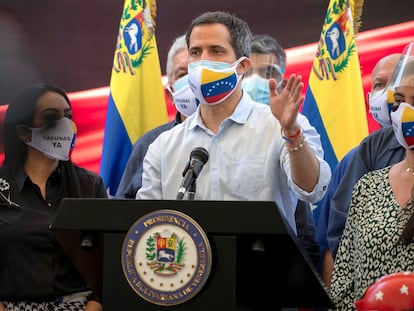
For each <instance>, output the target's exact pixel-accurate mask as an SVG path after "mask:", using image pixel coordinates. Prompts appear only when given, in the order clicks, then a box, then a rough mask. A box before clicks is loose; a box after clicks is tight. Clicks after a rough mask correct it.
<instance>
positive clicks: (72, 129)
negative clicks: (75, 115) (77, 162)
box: [26, 118, 77, 161]
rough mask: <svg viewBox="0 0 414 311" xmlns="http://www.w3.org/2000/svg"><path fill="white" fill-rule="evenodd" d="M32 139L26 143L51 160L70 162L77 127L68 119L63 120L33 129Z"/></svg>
mask: <svg viewBox="0 0 414 311" xmlns="http://www.w3.org/2000/svg"><path fill="white" fill-rule="evenodd" d="M31 131H32V139H31V141H30V142H26V144H27V145H28V146H31V147H33V148H35V149H37V150H39V151H41V152H43V154H45V155H46V156H47V157H49V158H51V159H57V160H62V161H67V160H69V156H70V152H71V150H72V149H73V147H74V145H75V138H76V132H77V129H76V125H75V123H74V122H73V121H72V120H70V119H68V118H62V119H60V120H58V121H56V122H54V123H53V124H47V125H45V126H43V127H40V128H31Z"/></svg>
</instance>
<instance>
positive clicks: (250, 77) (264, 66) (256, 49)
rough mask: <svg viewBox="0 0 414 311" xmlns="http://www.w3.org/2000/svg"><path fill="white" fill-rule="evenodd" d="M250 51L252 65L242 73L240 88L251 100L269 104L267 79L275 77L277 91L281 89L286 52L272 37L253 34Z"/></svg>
mask: <svg viewBox="0 0 414 311" xmlns="http://www.w3.org/2000/svg"><path fill="white" fill-rule="evenodd" d="M250 53H251V54H250V60H251V63H252V66H251V67H250V69H249V70H248V71H247V72H246V74H245V75H244V78H243V80H242V88H243V90H245V91H246V92H247V93H248V94H249V95H250V97H251V98H252V99H253V100H255V101H257V102H259V103H262V104H266V105H269V95H270V90H269V79H270V78H273V79H275V80H276V82H277V86H278V91H281V88H282V87H283V84H284V79H283V75H284V73H285V70H286V52H285V50H284V49H283V48H282V47H281V46H280V44H279V43H278V42H277V40H276V39H274V38H273V37H271V36H269V35H254V36H253V37H252V44H251V48H250Z"/></svg>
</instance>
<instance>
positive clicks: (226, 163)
mask: <svg viewBox="0 0 414 311" xmlns="http://www.w3.org/2000/svg"><path fill="white" fill-rule="evenodd" d="M186 40H187V44H188V47H189V67H188V69H189V70H188V79H189V84H190V86H191V89H192V91H193V92H194V94H195V96H196V98H197V100H198V101H199V102H200V105H199V107H198V110H197V111H196V113H194V114H193V115H191V116H190V117H188V118H187V119H186V120H185V121H184V122H183V123H181V124H179V125H177V126H175V127H174V128H173V129H171V130H169V131H167V132H164V133H162V134H161V135H160V136H159V137H158V138H157V139H156V140H155V141H154V142H153V143H152V144H151V145H150V147H149V149H148V152H147V154H146V156H145V159H144V172H143V176H142V188H141V189H140V190H139V191H138V192H137V195H136V198H137V199H183V198H189V199H195V200H235V201H246V200H247V201H252V200H263V201H274V202H276V204H277V205H278V206H279V208H280V209H281V213H282V214H283V215H284V217H285V218H286V220H287V222H288V223H289V225H290V226H291V228H292V230H293V231H294V232H296V226H295V217H294V212H295V207H296V202H297V198H299V199H301V200H303V201H306V202H311V203H313V202H317V201H319V200H320V199H321V198H322V197H323V195H324V193H325V190H326V186H327V184H328V182H329V180H330V177H331V171H330V168H329V165H328V163H327V162H326V161H325V160H324V159H323V150H322V147H321V142H320V136H319V134H318V133H317V132H316V130H315V129H314V128H313V127H312V126H311V125H310V124H309V121H308V120H307V119H306V117H304V116H303V115H301V114H300V113H299V107H300V105H301V103H302V101H303V96H301V90H302V88H303V83H302V81H301V77H300V76H296V75H294V74H293V75H291V76H290V77H289V79H288V80H287V83H286V86H285V88H284V89H283V90H282V91H281V93H280V94H278V91H277V89H276V86H277V85H276V84H277V83H276V80H274V79H270V80H269V87H270V103H269V106H267V105H263V104H260V103H258V102H255V101H253V100H252V99H251V98H250V96H249V95H248V94H247V93H246V92H243V91H242V88H241V83H240V81H241V79H242V77H243V75H244V74H245V73H246V72H247V71H248V69H249V68H250V65H251V62H250V59H249V56H250V41H251V32H250V29H249V27H248V26H247V24H246V23H245V22H244V21H242V20H240V19H239V18H237V17H235V16H233V15H231V14H228V13H224V12H207V13H204V14H202V15H200V16H198V17H196V18H195V19H194V20H193V22H192V23H191V24H190V26H189V28H188V32H187V34H186ZM189 156H190V159H189Z"/></svg>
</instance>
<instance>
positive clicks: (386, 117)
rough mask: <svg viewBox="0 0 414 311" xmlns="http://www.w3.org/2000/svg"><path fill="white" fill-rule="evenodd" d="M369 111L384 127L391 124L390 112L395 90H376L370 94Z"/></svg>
mask: <svg viewBox="0 0 414 311" xmlns="http://www.w3.org/2000/svg"><path fill="white" fill-rule="evenodd" d="M368 104H369V112H370V113H371V115H372V117H373V118H374V119H375V120H376V121H377V122H378V123H379V125H381V126H382V127H387V126H390V125H391V119H390V113H391V109H392V106H393V104H394V92H393V91H392V90H389V89H385V90H380V91H375V92H372V93H370V94H369V96H368Z"/></svg>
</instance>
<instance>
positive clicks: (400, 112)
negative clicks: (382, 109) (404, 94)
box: [391, 103, 414, 149]
mask: <svg viewBox="0 0 414 311" xmlns="http://www.w3.org/2000/svg"><path fill="white" fill-rule="evenodd" d="M391 120H392V127H393V129H394V135H395V138H396V139H397V141H398V142H399V143H400V145H401V146H403V147H404V148H405V149H413V148H414V107H413V106H411V105H410V104H408V103H401V104H400V105H399V106H398V109H397V110H396V111H392V112H391Z"/></svg>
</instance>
